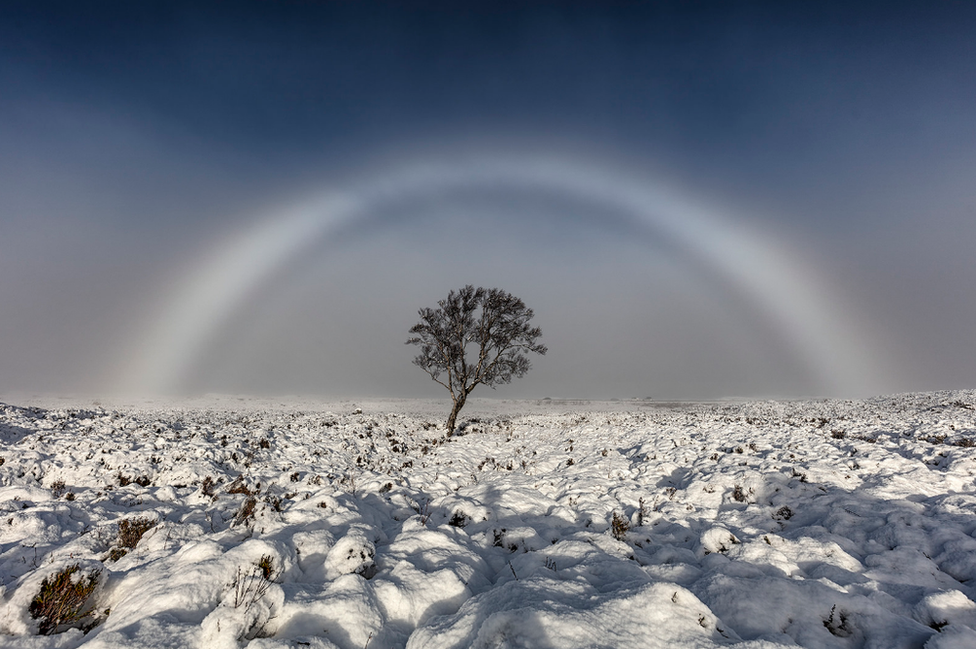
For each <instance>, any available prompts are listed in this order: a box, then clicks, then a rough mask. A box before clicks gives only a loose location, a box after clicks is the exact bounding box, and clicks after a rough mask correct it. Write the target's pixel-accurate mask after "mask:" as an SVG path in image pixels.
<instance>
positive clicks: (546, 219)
mask: <svg viewBox="0 0 976 649" xmlns="http://www.w3.org/2000/svg"><path fill="white" fill-rule="evenodd" d="M974 28H976V10H973V9H971V8H968V7H966V6H952V7H950V6H942V7H936V8H927V9H921V8H914V9H903V8H899V7H897V6H894V5H879V6H877V7H874V8H871V7H868V6H864V7H862V8H858V9H850V8H849V7H845V6H844V5H840V4H837V5H831V4H826V5H817V6H816V7H799V8H797V7H794V8H782V7H778V6H777V5H774V4H770V5H750V6H749V7H745V6H727V5H726V4H725V3H716V4H714V5H696V8H695V9H691V8H683V7H677V8H662V7H661V6H658V5H639V6H630V5H624V4H621V5H613V6H607V7H602V8H601V7H597V6H592V5H577V4H552V5H547V4H539V5H536V6H534V7H531V8H526V7H519V6H517V5H511V6H507V5H497V4H492V5H487V4H486V5H481V4H477V3H475V4H471V5H468V6H465V7H456V6H453V5H436V6H435V5H422V6H418V7H414V8H408V7H406V6H387V5H382V6H380V5H373V4H365V3H363V4H359V3H357V4H356V5H354V6H353V5H349V6H347V5H345V4H339V3H336V4H325V5H314V6H307V5H297V4H296V5H292V4H281V5H276V6H265V5H253V6H252V5H245V6H243V8H240V9H235V11H233V12H231V11H229V10H227V9H222V8H221V7H219V6H217V5H215V6H209V5H205V6H203V7H202V8H201V7H200V6H198V5H196V4H181V3H168V4H165V5H155V4H149V3H145V4H138V5H136V6H132V5H130V4H128V3H118V4H112V3H109V4H102V5H98V6H97V8H92V7H80V6H76V5H74V4H70V5H65V6H61V5H58V6H57V7H55V5H53V4H45V3H40V4H32V3H23V4H21V3H11V4H8V5H5V6H4V7H3V8H2V9H0V84H2V87H3V88H4V89H5V92H4V93H3V96H2V97H0V141H2V143H3V145H2V147H0V229H2V230H0V233H2V236H0V305H2V306H0V391H5V392H11V391H53V392H64V391H81V392H91V393H98V392H103V391H138V390H143V389H149V388H147V386H146V385H143V384H142V383H141V381H140V380H139V377H145V376H146V375H147V374H150V373H151V372H149V371H148V370H146V369H145V367H144V366H141V367H142V369H141V370H139V371H136V369H134V368H138V367H140V365H139V364H140V363H142V362H143V361H144V360H145V359H146V358H150V359H152V358H154V356H153V353H154V352H155V353H157V356H156V357H155V358H159V359H161V360H159V361H158V363H157V365H158V366H159V367H160V368H162V367H163V366H164V365H165V359H166V358H167V357H168V358H170V359H174V358H175V356H173V355H170V354H169V352H170V348H169V347H166V346H165V341H164V338H165V333H159V334H157V333H155V332H159V331H163V328H164V325H165V326H170V325H168V324H167V323H168V322H170V321H171V320H172V321H173V322H179V321H182V322H183V323H184V324H185V325H186V327H187V331H188V333H186V334H185V336H187V337H188V339H189V338H194V336H195V333H194V332H196V333H199V334H200V335H198V336H195V338H194V339H195V340H196V339H199V340H196V342H194V343H193V345H192V346H190V345H189V343H188V346H186V347H184V348H183V349H184V352H185V353H186V354H190V355H191V356H192V358H190V359H189V360H186V361H185V362H181V364H180V366H179V368H178V371H177V369H174V370H173V371H172V372H171V375H172V376H177V377H178V380H175V384H174V382H173V381H171V382H170V384H169V385H167V386H166V388H167V389H178V390H190V391H224V392H228V391H243V392H264V393H283V392H289V393H296V392H297V393H311V394H324V395H335V396H369V395H378V396H379V395H382V396H420V395H433V396H441V395H440V393H439V390H441V389H440V388H439V386H436V385H434V384H433V383H432V382H430V381H429V380H427V379H426V377H425V376H424V375H423V373H422V372H420V371H419V370H417V368H415V367H413V366H412V365H411V364H410V360H411V358H412V354H413V351H414V350H412V349H411V348H409V347H407V346H405V345H403V341H404V340H405V339H406V337H407V333H406V332H407V329H409V327H410V326H411V325H412V324H413V323H414V322H415V320H416V310H417V309H418V308H419V307H421V306H433V304H434V303H435V302H436V301H437V300H438V299H440V298H442V297H444V296H445V295H446V293H447V291H448V290H450V289H451V288H456V287H459V286H461V285H464V284H466V283H474V284H481V285H485V286H499V287H501V288H504V289H506V290H508V291H510V292H512V293H514V294H516V295H518V296H520V297H522V298H523V299H524V300H525V301H526V303H527V304H528V306H530V307H532V308H533V309H534V310H535V311H536V320H537V322H538V324H539V325H540V326H541V327H542V329H543V332H544V336H543V339H544V342H545V343H546V344H547V345H548V346H549V348H550V352H549V354H548V355H547V356H546V357H545V358H541V359H537V360H536V362H535V367H534V369H533V370H532V371H531V372H530V373H529V375H528V376H526V377H525V378H524V379H522V380H521V381H519V382H517V383H514V384H513V385H511V386H506V387H503V388H501V389H499V390H498V392H497V396H502V397H519V396H527V397H543V396H552V397H560V396H567V397H656V398H713V397H723V396H754V395H769V396H794V395H797V396H799V395H815V394H832V395H837V396H846V395H850V396H863V395H865V394H871V393H881V392H892V391H907V390H931V389H941V388H969V387H973V386H974V385H976V346H974V345H973V344H972V342H971V340H972V334H971V328H972V327H971V323H972V322H974V321H976V299H974V298H976V295H974V289H973V288H972V287H973V286H976V262H974V261H973V256H972V252H971V248H972V243H973V241H976V194H974V193H973V189H972V187H973V182H972V178H973V170H974V169H976V126H974V122H973V120H972V115H974V114H976V82H974V81H973V79H976V44H974V43H973V42H972V41H973V39H971V37H970V35H971V33H972V31H973V29H974ZM487 159H496V160H497V159H507V160H511V161H513V163H512V164H513V165H515V166H517V165H519V164H524V165H531V164H533V163H532V162H531V161H533V160H556V161H561V162H564V163H565V164H566V165H567V166H569V167H572V168H574V169H590V170H593V173H594V175H599V174H607V175H608V176H609V177H612V178H620V179H621V180H620V182H621V183H622V184H621V185H620V186H621V187H641V188H645V189H646V188H660V189H661V190H662V191H663V192H665V193H667V194H668V195H670V196H674V197H676V199H675V200H677V201H678V202H679V203H681V204H682V205H700V206H702V209H703V210H704V211H705V212H707V213H709V214H711V215H714V216H715V219H716V221H714V223H716V224H718V225H716V226H715V227H708V228H705V229H704V230H703V231H702V232H701V233H700V234H697V235H695V236H694V237H690V238H689V239H688V240H685V241H682V240H681V239H680V236H678V238H675V237H676V235H675V232H678V231H680V230H681V228H690V227H692V224H693V223H697V222H696V221H694V219H692V218H690V217H689V218H686V217H684V216H683V215H684V214H685V212H683V211H682V210H681V209H669V208H666V207H663V206H664V203H661V204H653V201H648V202H647V208H646V211H647V213H646V214H638V213H637V212H639V210H635V209H630V208H628V209H624V208H623V207H621V204H619V201H615V200H611V199H607V198H606V197H602V198H601V196H602V195H600V194H599V192H596V193H594V192H593V191H590V192H589V193H587V191H584V190H583V189H580V190H579V191H571V190H566V191H562V190H559V189H558V188H555V189H554V187H553V186H549V187H543V188H539V187H533V186H522V187H519V186H517V183H513V182H509V181H506V182H498V183H494V184H493V183H492V182H490V181H486V180H485V178H484V177H482V176H479V177H477V178H475V179H474V180H472V181H471V182H470V183H469V184H468V185H465V184H464V183H462V182H459V183H454V184H451V185H450V186H445V187H439V188H438V187H433V186H432V187H433V188H428V189H425V188H424V187H423V186H420V185H419V184H416V185H414V186H412V187H411V188H409V190H402V191H401V190H397V191H399V192H400V193H394V198H395V199H396V200H388V199H384V200H380V199H378V198H376V196H378V195H380V194H382V192H384V191H392V190H390V189H389V188H388V187H386V188H385V186H384V184H383V183H384V182H387V181H388V180H389V179H390V178H394V177H396V178H401V177H403V176H404V174H406V173H407V172H411V173H414V172H416V170H417V168H419V167H422V166H423V165H424V164H432V165H433V166H434V168H437V165H441V166H442V167H443V168H447V169H451V168H452V167H453V168H462V167H464V165H474V164H475V163H476V162H477V161H478V160H487ZM411 170H413V171H411ZM444 175H448V174H446V173H445V174H444ZM526 175H528V176H531V174H526ZM624 178H626V180H624ZM434 185H436V183H434ZM583 185H587V182H578V183H576V185H574V187H582V186H583ZM567 187H569V186H567ZM635 191H636V190H635ZM641 191H644V190H643V189H642V190H641ZM647 191H651V190H650V189H647ZM328 196H345V197H347V198H349V197H352V199H355V200H358V201H359V202H360V204H362V205H365V208H366V209H365V211H363V210H360V211H355V210H352V211H350V212H349V214H353V213H354V214H355V216H354V218H350V219H349V220H348V222H344V223H342V224H339V225H337V226H336V228H334V229H327V230H323V231H316V234H315V236H314V237H312V238H309V239H308V240H305V241H303V245H297V244H296V245H295V246H294V247H288V246H285V245H284V244H282V246H283V247H282V250H283V251H284V252H282V257H281V259H279V260H277V261H276V263H275V265H274V267H273V268H269V269H268V270H267V272H264V271H261V268H260V263H261V260H262V259H267V258H270V256H271V253H270V252H269V250H270V248H271V247H272V246H273V245H274V238H275V237H276V236H279V235H280V233H281V230H282V228H283V227H284V224H285V223H286V221H287V218H288V215H290V214H294V213H295V212H296V210H300V209H302V206H307V205H317V206H321V205H322V204H323V203H321V201H322V200H325V199H323V198H322V197H328ZM316 209H319V210H320V211H319V212H317V214H321V207H318V208H316ZM689 213H690V212H689ZM316 218H319V217H316ZM654 219H661V220H660V221H655V220H654ZM672 221H673V225H672V226H669V225H667V224H666V223H670V222H672ZM662 224H663V225H662ZM723 228H727V229H723ZM256 231H261V232H267V233H269V235H268V236H267V237H265V238H263V239H260V240H259V244H255V247H254V248H253V253H252V254H253V256H252V257H246V256H245V257H243V258H242V260H243V261H242V263H241V265H240V266H238V267H237V268H238V270H236V271H234V273H235V274H234V275H233V276H234V277H237V278H238V279H240V280H241V288H240V290H241V297H240V299H239V300H236V301H234V302H233V304H229V305H228V306H227V308H226V310H225V312H223V315H222V316H221V317H220V318H217V317H216V316H215V317H214V318H210V319H207V318H204V317H203V316H202V315H201V316H200V318H199V319H198V320H193V318H191V317H189V316H187V318H183V314H174V312H173V309H174V308H175V307H174V305H178V304H183V303H186V295H187V292H188V291H191V290H192V287H194V286H198V287H199V286H202V285H203V282H204V278H205V275H206V269H208V268H213V267H214V264H215V263H216V261H215V260H217V259H218V258H220V255H221V254H224V253H226V254H230V253H229V252H227V251H229V250H231V249H232V248H234V246H235V245H236V244H235V242H240V241H242V240H243V239H244V238H246V237H247V236H248V233H252V232H256ZM722 232H727V233H728V234H727V235H722ZM282 236H283V235H282ZM295 236H297V237H299V240H301V236H300V234H296V235H295ZM723 237H724V238H723ZM738 237H741V241H742V245H743V246H748V245H753V244H756V245H757V246H759V248H757V250H759V251H760V252H759V253H757V254H755V255H749V256H748V257H749V258H741V259H736V260H734V261H733V257H734V255H735V254H736V251H739V250H745V249H746V248H741V247H739V246H738V244H737V243H736V241H738ZM689 241H690V242H691V243H689ZM238 250H239V249H238ZM763 251H765V252H763ZM767 253H768V255H769V260H772V259H774V258H775V259H776V260H785V262H784V266H782V267H781V268H786V269H787V272H786V273H785V274H784V273H779V272H777V273H770V272H769V269H771V268H773V267H774V266H772V265H765V266H761V267H754V265H755V263H757V262H756V259H760V258H763V259H765V258H766V257H764V255H766V254H767ZM252 262H253V263H252ZM771 263H772V262H771V261H770V264H771ZM730 269H731V270H730ZM736 269H738V270H736ZM259 271H261V272H259ZM736 272H741V273H742V275H741V276H740V277H739V278H738V279H736V277H735V273H736ZM764 272H766V275H765V276H764V275H763V273H764ZM750 273H751V275H750ZM786 275H789V277H787V276H786ZM793 275H796V277H795V278H793V277H792V276H793ZM750 277H751V278H752V279H749V278H750ZM764 277H765V279H764ZM247 278H253V279H248V280H247V281H244V280H245V279H247ZM790 287H792V288H795V289H797V290H787V289H789V288H790ZM201 299H202V300H203V302H202V303H201V307H200V309H199V310H198V313H200V314H203V313H205V312H206V311H207V309H217V308H218V307H219V305H220V300H221V297H220V294H219V292H217V293H215V292H211V293H208V294H206V295H205V296H204V297H202V298H201ZM228 299H229V298H228ZM181 300H183V302H181ZM181 319H182V320H181ZM205 323H209V324H207V325H206V326H207V327H212V331H211V330H210V329H208V330H207V331H206V332H203V331H202V328H203V327H204V326H205ZM176 326H178V325H172V327H176ZM172 327H171V329H170V331H172ZM828 329H830V331H827V330H828ZM204 334H206V335H204ZM154 336H155V337H154ZM818 337H819V338H822V340H823V341H828V342H833V343H836V345H835V346H834V347H833V348H832V349H826V350H824V354H822V356H823V357H824V359H822V362H818V361H817V360H816V358H814V360H811V357H812V356H813V357H816V356H817V354H816V353H814V352H812V351H810V350H815V349H819V348H818V347H817V346H818V345H821V348H822V347H823V345H822V344H821V342H820V341H818V340H814V339H816V338H818ZM824 344H826V343H824ZM844 346H848V347H849V349H844ZM191 350H192V353H191ZM832 356H836V359H831V358H828V357H832ZM845 358H846V359H847V360H846V361H845V360H843V359H845ZM174 363H175V360H174ZM818 365H819V366H818ZM868 365H870V367H868ZM825 368H827V369H825ZM831 368H832V369H831ZM862 370H863V371H862ZM140 372H141V374H140ZM825 372H828V373H829V372H833V374H834V376H827V377H824V376H823V374H824V373H825ZM855 375H857V376H855ZM149 387H156V388H158V387H159V384H156V385H155V386H149Z"/></svg>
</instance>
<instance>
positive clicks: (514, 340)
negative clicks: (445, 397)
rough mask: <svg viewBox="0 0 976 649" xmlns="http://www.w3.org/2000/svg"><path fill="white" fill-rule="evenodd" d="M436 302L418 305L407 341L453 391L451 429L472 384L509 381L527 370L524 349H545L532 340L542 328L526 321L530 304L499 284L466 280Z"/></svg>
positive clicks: (422, 364) (416, 361)
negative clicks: (491, 285)
mask: <svg viewBox="0 0 976 649" xmlns="http://www.w3.org/2000/svg"><path fill="white" fill-rule="evenodd" d="M437 305H438V307H437V308H436V309H430V308H423V309H420V311H419V314H420V322H418V323H417V324H415V325H414V326H413V327H412V328H411V329H410V333H411V334H414V337H412V338H410V339H409V340H407V344H408V345H420V354H418V355H417V357H416V358H414V359H413V363H414V365H418V366H419V367H421V368H422V369H423V370H424V371H425V372H427V373H428V374H429V375H430V378H432V379H433V380H434V381H436V382H437V383H440V384H441V385H443V386H444V387H445V388H447V389H448V391H449V392H450V393H451V398H452V399H453V401H454V408H453V409H452V410H451V415H450V417H449V418H448V420H447V430H448V432H449V433H453V432H454V426H455V423H456V421H457V415H458V412H460V410H461V408H462V407H463V406H464V402H465V400H466V399H467V398H468V395H469V394H470V393H471V391H472V390H473V389H474V387H475V386H476V385H478V384H481V385H487V386H489V387H492V388H493V387H495V386H496V385H498V384H500V383H510V382H511V381H512V378H514V377H520V376H524V375H525V373H526V372H528V371H529V368H530V367H531V363H529V359H528V357H527V356H526V354H527V353H529V352H535V353H536V354H545V353H546V351H547V350H546V346H545V345H543V344H541V343H538V342H536V341H537V340H538V338H539V336H541V335H542V329H540V328H539V327H532V326H530V325H529V321H530V320H531V319H532V316H533V315H535V314H534V313H533V312H532V309H529V308H527V307H526V306H525V303H524V302H522V300H520V299H519V298H517V297H515V296H514V295H511V294H510V293H506V292H505V291H503V290H501V289H497V288H491V289H485V288H481V287H478V288H475V287H474V286H471V285H470V284H468V285H467V286H465V287H464V288H462V289H460V290H457V291H451V292H450V293H448V295H447V298H446V299H444V300H441V301H440V302H438V303H437Z"/></svg>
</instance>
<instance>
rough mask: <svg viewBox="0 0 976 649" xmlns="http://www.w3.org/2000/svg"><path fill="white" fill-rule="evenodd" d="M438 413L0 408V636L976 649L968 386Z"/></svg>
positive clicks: (68, 640)
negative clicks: (51, 611) (792, 398)
mask: <svg viewBox="0 0 976 649" xmlns="http://www.w3.org/2000/svg"><path fill="white" fill-rule="evenodd" d="M446 414H447V406H446V405H445V403H444V402H438V401H369V402H358V401H357V402H351V401H347V402H328V403H325V402H314V401H307V400H306V401H302V400H298V399H288V400H268V399H239V398H234V397H216V396H215V397H208V398H206V399H196V400H187V401H183V402H161V401H160V402H151V401H143V402H139V403H122V402H117V403H108V402H106V403H103V404H98V403H94V404H93V403H92V402H91V401H87V402H83V401H80V400H74V401H72V400H60V401H59V400H53V399H48V400H46V401H45V400H43V399H29V398H15V397H6V398H5V399H4V403H0V443H2V446H0V462H2V464H0V510H2V513H0V646H4V647H24V648H26V647H78V646H84V647H92V648H93V647H140V648H142V647H149V648H156V647H200V648H207V649H210V648H223V647H228V648H233V647H244V646H246V647H251V648H253V649H278V648H281V649H284V648H299V647H308V648H311V649H326V648H328V649H332V648H334V647H339V648H341V649H364V648H367V649H382V648H387V647H409V648H411V649H420V648H425V649H434V648H436V649H451V648H467V647H478V648H488V647H493V648H502V647H510V648H515V647H538V648H540V649H541V648H546V649H564V648H570V647H614V648H617V647H635V648H637V647H672V648H685V647H720V646H738V647H749V648H759V647H781V646H796V645H799V646H803V647H810V648H815V647H867V648H870V647H876V648H879V649H880V648H883V649H897V648H905V649H908V648H910V647H919V648H920V647H925V648H926V649H962V648H967V649H972V648H973V647H976V601H974V600H976V536H974V535H976V448H974V445H976V392H972V391H968V392H939V393H927V394H909V395H900V396H894V397H885V398H877V399H871V400H866V401H797V402H773V401H762V402H741V403H740V402H728V403H712V404H656V403H653V402H647V401H619V402H558V401H548V400H547V401H541V402H525V401H523V402H517V401H492V400H473V401H469V405H468V407H467V408H466V409H465V410H464V411H463V412H462V418H461V421H462V422H463V423H462V426H461V430H460V431H459V433H458V434H456V435H454V436H453V437H447V436H446V434H445V431H444V429H443V427H442V422H443V420H444V419H445V417H446ZM136 528H139V529H140V533H141V536H138V535H137V537H136V541H137V542H135V543H134V547H128V546H127V544H126V543H125V542H123V539H124V537H125V534H124V532H129V531H131V530H133V529H136ZM130 541H131V539H130ZM129 545H132V544H131V543H129ZM74 565H77V566H78V570H77V571H76V572H75V573H74V574H75V577H74V578H75V579H76V580H77V579H78V578H79V577H82V576H83V575H97V577H96V580H97V587H96V588H95V589H94V592H93V594H92V595H91V597H90V598H89V600H88V603H87V604H86V610H87V609H89V608H90V609H91V610H92V614H91V615H90V616H87V617H85V618H84V619H83V620H79V621H77V622H74V623H72V624H66V625H62V626H60V627H58V628H56V629H54V631H56V633H53V634H51V635H46V636H45V635H38V630H39V629H40V628H41V624H42V623H43V621H44V619H43V618H40V619H39V618H35V617H33V616H32V615H31V613H30V611H29V609H30V605H31V602H32V601H33V599H34V598H35V597H36V595H37V594H38V592H39V590H40V589H41V586H42V583H43V580H44V579H45V578H49V579H52V575H55V574H56V573H57V572H59V571H61V570H63V569H64V568H66V567H71V566H74ZM80 627H84V628H85V631H83V630H82V629H81V628H80ZM49 630H50V629H49Z"/></svg>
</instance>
